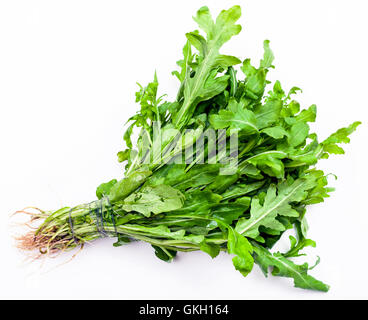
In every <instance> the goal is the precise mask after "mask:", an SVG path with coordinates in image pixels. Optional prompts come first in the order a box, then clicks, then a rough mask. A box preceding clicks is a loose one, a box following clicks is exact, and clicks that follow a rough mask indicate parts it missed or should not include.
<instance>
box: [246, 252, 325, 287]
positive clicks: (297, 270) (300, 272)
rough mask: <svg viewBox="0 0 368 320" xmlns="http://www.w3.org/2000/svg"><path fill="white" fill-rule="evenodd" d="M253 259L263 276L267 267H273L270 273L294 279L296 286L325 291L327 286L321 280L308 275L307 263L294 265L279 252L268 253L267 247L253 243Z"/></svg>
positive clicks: (266, 273)
mask: <svg viewBox="0 0 368 320" xmlns="http://www.w3.org/2000/svg"><path fill="white" fill-rule="evenodd" d="M253 250H254V260H255V262H256V263H257V264H258V265H259V266H260V267H261V269H262V271H263V273H264V275H265V276H267V275H268V269H269V268H270V267H272V268H273V271H272V275H274V276H279V277H287V278H292V279H294V285H295V287H297V288H302V289H311V290H318V291H323V292H327V291H328V290H329V286H328V285H326V284H324V283H323V282H321V281H319V280H317V279H315V278H313V277H312V276H310V275H308V270H309V269H310V268H309V267H308V264H307V263H304V264H302V265H296V264H295V263H293V262H292V261H291V260H288V259H286V258H285V257H284V256H283V255H282V254H281V253H279V252H277V253H274V254H272V253H270V252H269V251H268V250H267V249H265V248H263V247H261V246H259V245H254V246H253Z"/></svg>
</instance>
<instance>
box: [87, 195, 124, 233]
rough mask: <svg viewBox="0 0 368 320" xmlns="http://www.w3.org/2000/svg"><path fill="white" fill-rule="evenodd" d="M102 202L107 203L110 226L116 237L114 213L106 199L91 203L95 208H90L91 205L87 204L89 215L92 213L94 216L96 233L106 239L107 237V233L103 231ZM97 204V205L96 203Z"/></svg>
mask: <svg viewBox="0 0 368 320" xmlns="http://www.w3.org/2000/svg"><path fill="white" fill-rule="evenodd" d="M104 200H106V202H107V206H108V209H110V210H108V212H109V213H110V218H111V221H112V224H113V226H114V231H115V236H116V237H118V231H117V228H116V221H115V215H114V213H115V211H114V209H113V208H112V205H111V203H110V200H109V198H108V197H104V198H102V199H101V200H97V201H94V202H92V203H93V204H94V205H95V208H91V204H90V203H89V204H88V207H89V214H90V215H92V212H94V215H95V221H96V228H97V232H98V233H99V234H100V236H101V237H103V238H106V237H108V236H109V235H108V232H106V230H105V229H104V217H103V209H104ZM98 202H99V203H98Z"/></svg>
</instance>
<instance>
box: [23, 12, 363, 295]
mask: <svg viewBox="0 0 368 320" xmlns="http://www.w3.org/2000/svg"><path fill="white" fill-rule="evenodd" d="M240 15H241V10H240V7H239V6H234V7H232V8H230V9H229V10H224V11H222V12H221V13H220V14H219V16H218V17H217V19H216V20H215V21H214V20H213V19H212V17H211V15H210V12H209V10H208V8H207V7H203V8H201V9H200V10H199V11H198V12H197V14H196V16H195V17H194V20H195V21H196V22H197V23H198V26H199V27H200V29H202V30H203V31H204V33H205V34H206V36H205V37H204V36H203V35H202V34H201V33H200V32H199V31H194V32H190V33H187V34H186V37H187V42H186V44H185V46H184V49H183V59H182V60H180V61H178V65H179V67H180V70H179V71H175V72H173V74H174V75H175V76H176V77H177V78H178V79H179V80H180V89H179V91H178V94H177V98H176V100H175V101H173V102H169V101H165V100H164V96H161V97H159V96H158V81H157V77H156V75H155V77H154V80H153V82H151V83H149V84H148V85H147V86H146V87H142V86H141V87H140V90H139V91H138V92H137V93H136V101H137V102H138V103H139V104H140V110H139V111H138V112H137V113H136V114H135V115H134V116H133V117H131V118H130V119H129V126H128V129H127V130H126V132H125V134H124V140H125V142H126V145H127V149H126V150H124V151H121V152H119V153H118V158H119V161H120V162H125V161H127V164H126V166H125V169H126V171H125V178H124V179H122V180H120V181H117V180H112V181H110V182H108V183H103V184H101V185H100V186H99V187H98V188H97V192H96V194H97V197H98V199H100V200H99V201H94V202H92V203H90V204H87V205H80V206H77V207H74V208H69V207H67V208H62V209H59V210H57V211H55V212H43V211H42V212H40V213H39V214H38V215H37V217H36V219H37V218H42V219H45V220H44V222H43V223H42V224H41V226H40V227H39V228H38V230H37V231H36V232H35V233H33V234H32V235H31V236H32V239H33V240H32V241H31V244H29V237H28V238H27V237H24V238H23V239H21V241H22V245H21V247H23V248H26V249H35V248H37V249H40V251H41V252H42V253H45V252H46V253H53V252H57V251H60V250H65V249H68V248H74V247H76V246H78V245H80V244H83V243H85V242H88V241H91V240H94V239H97V238H99V237H101V235H112V236H117V237H118V241H117V242H116V243H115V244H114V245H115V246H120V245H122V244H125V243H127V242H130V241H132V240H142V241H145V242H148V243H150V244H151V245H152V246H153V248H154V250H155V254H156V256H157V257H158V258H160V259H162V260H164V261H171V260H172V259H173V258H174V257H175V255H176V253H177V252H178V251H194V250H202V251H204V252H206V253H208V254H209V255H210V256H211V257H212V258H214V257H216V256H217V255H218V254H219V253H220V251H227V252H228V253H229V254H231V255H234V257H233V263H234V266H235V268H236V269H237V270H238V271H240V272H241V273H242V274H243V275H244V276H246V275H247V274H248V273H249V272H251V270H252V268H253V264H254V262H255V263H256V264H258V265H259V266H260V267H261V269H262V271H263V272H264V274H265V275H266V276H267V274H268V270H269V268H272V270H273V271H272V274H273V275H275V276H282V277H289V278H292V279H293V280H294V284H295V286H296V287H299V288H305V289H314V290H321V291H327V290H328V286H327V285H326V284H324V283H322V282H321V281H318V280H316V279H315V278H313V277H312V276H310V275H309V274H308V271H309V270H310V269H311V267H309V266H308V264H306V263H304V264H302V265H297V264H295V263H294V262H293V261H292V260H290V258H293V257H298V256H301V255H302V253H301V250H302V249H303V248H305V247H307V246H313V247H314V246H315V242H314V241H312V240H310V239H308V238H307V229H308V227H307V223H306V218H305V214H306V207H307V205H310V204H316V203H319V202H323V201H324V198H326V197H328V196H329V192H330V191H332V189H331V188H329V187H328V186H327V176H326V175H325V174H324V172H323V171H321V170H317V169H316V168H315V164H316V163H317V161H318V160H320V159H327V158H328V157H329V155H330V154H343V153H344V150H343V149H342V148H341V146H340V145H339V144H341V143H348V142H349V141H350V140H349V138H348V136H349V135H350V134H351V133H352V132H353V131H354V130H355V129H356V127H357V126H358V125H359V124H360V123H359V122H355V123H353V124H351V125H350V126H349V127H347V128H342V129H340V130H338V131H337V132H335V133H334V134H332V135H331V136H330V137H328V138H327V139H326V140H324V141H323V142H318V140H317V135H316V134H315V133H311V132H310V127H309V124H308V123H310V122H314V121H315V119H316V106H315V105H312V106H310V107H309V108H308V109H303V110H301V108H300V104H299V103H298V102H297V101H296V100H294V99H293V96H294V95H295V94H296V93H297V92H298V91H300V89H299V88H296V87H294V88H292V89H291V90H290V91H289V92H288V93H285V91H284V90H283V89H282V87H281V85H280V82H278V81H276V82H275V83H274V85H273V88H272V90H270V91H268V92H267V93H266V92H265V88H266V85H267V84H269V81H267V79H266V76H267V73H268V71H269V69H271V68H273V65H272V63H273V60H274V55H273V53H272V51H271V49H270V47H269V41H264V55H263V58H262V60H261V61H260V63H259V67H258V68H257V67H255V66H253V65H252V64H251V62H250V59H246V60H244V61H243V62H241V61H240V60H239V59H238V58H236V57H233V56H228V55H223V54H221V53H220V48H221V47H222V46H223V44H224V43H226V42H227V41H228V40H230V38H232V37H233V36H235V35H237V34H238V33H239V32H240V31H241V26H240V25H238V24H236V22H237V20H238V19H239V17H240ZM239 64H240V65H241V66H240V70H241V72H242V73H243V74H244V75H245V77H244V76H243V77H238V72H237V71H236V70H235V68H234V66H235V65H239ZM239 78H241V79H239ZM136 128H138V130H140V135H139V138H138V140H137V142H136V143H135V144H133V142H132V135H133V132H134V130H135V129H136ZM188 129H190V130H188ZM208 129H214V130H219V129H221V130H222V131H221V132H222V133H223V136H222V137H216V138H215V140H220V139H222V141H225V143H224V146H225V147H224V150H223V152H222V153H220V152H219V153H218V154H217V155H215V156H214V155H213V154H211V153H210V152H209V151H208V148H209V146H208V144H209V140H208V139H204V138H203V137H204V136H203V134H204V132H206V130H208ZM178 131H179V132H180V133H181V136H180V138H179V139H178ZM235 134H236V136H237V138H238V152H237V158H238V166H234V163H233V162H231V161H223V160H224V159H225V158H226V156H228V155H229V152H230V150H229V140H230V138H231V137H232V136H233V135H235ZM201 139H202V145H203V146H204V151H203V152H202V153H198V152H196V151H195V150H194V149H193V146H194V144H195V143H196V142H198V141H200V140H201ZM147 143H148V151H147ZM144 146H146V147H144ZM191 148H192V149H191ZM183 150H185V151H188V150H192V153H191V160H190V161H189V163H188V161H184V163H183V161H182V162H180V161H175V160H178V159H179V160H183V159H182V155H183ZM193 150H194V151H193ZM185 154H186V155H187V153H185ZM220 154H222V156H220ZM213 157H215V158H216V161H215V163H213V162H211V161H209V160H211V159H212V160H213ZM147 159H149V161H147ZM185 160H187V158H186V159H185ZM292 228H294V230H295V232H296V237H293V236H290V241H291V248H290V250H289V251H288V252H286V253H280V252H276V253H271V252H270V249H271V248H272V246H273V245H274V244H275V243H276V242H277V241H278V240H279V239H280V237H281V236H282V235H283V233H284V232H285V231H286V230H288V229H292ZM27 241H28V242H27Z"/></svg>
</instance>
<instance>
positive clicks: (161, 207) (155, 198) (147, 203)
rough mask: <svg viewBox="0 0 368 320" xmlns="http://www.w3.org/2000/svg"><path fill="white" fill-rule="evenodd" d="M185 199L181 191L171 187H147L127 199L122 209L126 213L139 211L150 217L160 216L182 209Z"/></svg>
mask: <svg viewBox="0 0 368 320" xmlns="http://www.w3.org/2000/svg"><path fill="white" fill-rule="evenodd" d="M184 199H185V197H184V195H183V194H182V193H181V192H180V191H179V190H176V189H174V188H172V187H170V186H166V185H158V186H155V187H150V186H147V187H145V188H142V189H141V190H139V191H136V192H134V193H132V194H131V195H130V196H128V197H127V198H125V199H124V202H123V206H122V207H123V209H124V210H125V211H128V212H130V211H137V212H139V213H142V214H143V215H144V216H146V217H149V216H150V215H151V213H153V214H159V213H161V212H169V211H173V210H177V209H180V208H181V207H182V206H183V203H184Z"/></svg>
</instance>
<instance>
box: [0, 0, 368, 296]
mask: <svg viewBox="0 0 368 320" xmlns="http://www.w3.org/2000/svg"><path fill="white" fill-rule="evenodd" d="M204 4H207V5H209V7H210V8H211V10H212V11H213V13H214V14H215V13H216V14H217V13H218V12H219V10H220V9H223V8H228V7H230V6H231V5H233V4H241V5H242V9H243V16H242V18H241V24H242V25H243V31H242V33H241V34H240V35H239V36H237V37H236V38H234V39H233V40H232V41H231V43H230V44H228V45H226V47H225V48H224V52H225V53H230V54H233V55H237V56H239V57H241V58H246V57H250V58H252V59H253V61H254V60H256V61H258V60H259V59H260V57H261V54H262V50H263V49H262V42H263V40H264V39H270V40H271V47H272V49H273V51H274V53H275V56H276V60H275V63H274V64H275V65H276V69H275V70H273V71H272V72H271V73H270V77H271V78H272V80H276V79H279V80H281V82H282V84H283V86H284V87H285V88H286V89H288V88H290V87H291V86H293V85H297V86H299V87H301V88H303V90H304V92H303V94H302V95H301V96H300V97H299V100H300V101H302V103H303V105H304V106H305V107H308V106H309V105H310V104H312V103H316V104H317V106H318V121H317V123H316V124H315V125H314V129H315V130H316V131H317V132H318V134H319V135H320V137H321V138H325V137H326V136H327V135H328V134H329V133H331V132H332V131H335V130H336V129H338V128H339V127H341V126H344V125H348V124H349V123H351V122H353V121H355V120H361V121H363V122H364V123H363V125H362V126H361V127H360V128H359V130H358V132H356V133H355V134H354V135H353V136H352V143H351V144H350V145H348V146H346V151H347V154H346V155H345V156H340V157H333V158H331V159H329V160H327V161H326V160H325V161H324V162H322V163H321V164H320V167H322V168H324V169H326V171H327V172H333V173H335V174H337V175H338V177H339V179H338V180H337V181H333V180H331V184H332V185H333V186H334V187H336V188H337V191H336V192H335V193H334V194H333V196H332V197H331V198H330V199H328V200H327V201H326V202H325V203H323V204H321V205H317V206H315V207H311V208H310V209H309V211H308V217H309V224H310V227H311V228H310V237H311V238H312V239H314V240H316V241H317V248H316V249H311V250H308V252H309V253H310V254H311V259H310V260H314V258H315V257H316V255H319V256H321V264H320V265H319V266H318V267H317V268H316V269H315V270H313V272H312V274H313V275H315V276H316V277H317V278H320V279H322V280H324V281H325V282H327V283H329V284H330V285H331V290H330V292H329V293H327V294H326V293H319V292H310V291H304V290H301V289H295V288H293V286H292V283H291V280H289V279H284V278H281V279H280V278H272V277H271V278H268V279H265V278H264V277H263V275H262V273H261V272H260V271H259V269H258V267H255V269H254V271H253V272H252V274H251V275H249V276H248V277H247V278H243V277H242V276H241V275H240V273H238V272H236V271H235V270H234V268H233V266H232V262H231V257H230V256H228V255H227V254H222V255H220V256H219V257H218V258H216V259H215V260H213V261H212V260H211V258H210V257H209V256H207V255H206V254H204V253H200V252H198V253H190V254H179V257H178V259H177V261H175V262H173V263H171V264H166V263H164V262H161V261H160V260H158V259H157V258H156V257H155V256H154V254H153V250H152V248H151V247H150V246H149V245H146V244H143V243H134V244H131V245H128V246H125V247H120V248H114V247H112V242H113V240H112V239H105V240H99V241H96V243H95V245H93V246H89V247H87V248H86V249H85V250H83V251H82V252H81V253H80V254H79V255H78V256H77V257H76V258H75V259H74V260H73V261H71V262H69V263H66V264H63V265H61V266H59V267H57V268H54V267H55V266H57V265H60V264H62V263H63V262H65V261H66V260H68V256H62V257H60V258H58V259H56V260H52V261H45V262H44V263H43V264H41V263H40V262H36V263H31V264H29V263H24V262H23V258H24V255H23V254H22V253H20V252H19V251H18V250H17V249H15V248H14V241H13V240H12V238H11V235H12V234H13V233H14V230H13V227H11V223H12V221H11V220H10V219H9V214H10V213H12V212H14V211H15V210H17V209H21V208H23V207H25V206H28V205H36V206H38V207H40V208H44V209H57V208H58V207H60V206H64V205H76V204H79V203H84V202H88V201H90V200H93V199H94V198H95V187H96V186H97V185H99V184H100V183H101V182H104V181H107V180H109V179H111V178H114V177H116V178H120V177H122V174H123V172H122V170H121V167H120V166H119V164H118V163H117V159H116V152H117V151H119V150H121V148H122V146H123V139H122V133H123V124H124V123H125V121H126V119H127V118H128V117H129V116H130V115H132V114H134V113H135V111H136V110H137V105H135V103H134V92H135V91H136V88H137V86H136V84H135V83H136V81H139V82H141V83H143V84H145V83H147V82H148V81H149V80H151V79H152V77H153V73H154V70H155V69H156V70H157V72H158V76H159V81H160V86H161V89H160V93H168V94H169V97H174V96H175V93H176V90H177V87H178V82H177V80H176V79H174V77H173V76H171V71H172V70H174V69H175V67H176V66H175V62H176V61H177V60H178V59H179V58H181V48H182V46H183V44H184V42H185V37H184V34H185V32H187V31H191V30H193V29H194V28H196V26H195V24H194V22H193V21H192V19H191V17H192V15H194V14H195V12H196V10H197V9H199V7H200V6H201V5H204ZM367 11H368V4H367V1H363V0H362V1H358V0H356V1H352V0H350V1H337V0H334V1H327V0H324V1H311V0H308V1H294V0H291V1H285V0H284V1H274V0H269V1H265V0H262V1H260V0H253V1H241V0H238V1H224V0H223V1H214V0H212V1H198V0H195V1H194V0H191V1H189V0H186V1H173V0H170V1H163V0H160V1H151V0H146V1H142V0H135V1H91V0H88V1H77V0H72V1H68V0H64V1H50V0H45V1H17V0H11V1H10V0H9V1H4V0H3V1H1V2H0V108H1V109H0V110H1V115H0V141H1V151H0V152H1V157H0V161H1V166H0V170H1V171H0V188H1V190H0V198H1V202H0V249H1V251H0V252H1V257H0V298H25V299H28V298H36V299H38V298H51V299H53V298H63V299H64V298H71V299H74V298H103V299H104V298H112V299H186V298H190V299H197V298H198V299H215V298H216V299H258V298H265V299H268V298H279V299H284V298H291V299H334V298H338V299H340V298H341V299H342V298H348V299H350V298H368V294H367V291H366V288H367V285H368V279H367V273H366V270H365V269H366V265H367V263H368V258H367V247H366V239H367V236H366V235H367V228H368V218H367V217H368V215H367V212H366V211H367V210H366V200H367V189H366V181H368V176H367V162H366V161H367V160H366V159H367V156H368V154H367V150H366V146H367V127H366V124H367V120H368V112H367V108H368V106H367V76H368V68H367V56H368V45H367V31H368V22H367V18H366V14H367ZM287 243H288V241H287V237H284V238H283V242H282V244H281V246H280V247H281V248H282V249H286V248H287Z"/></svg>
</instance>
